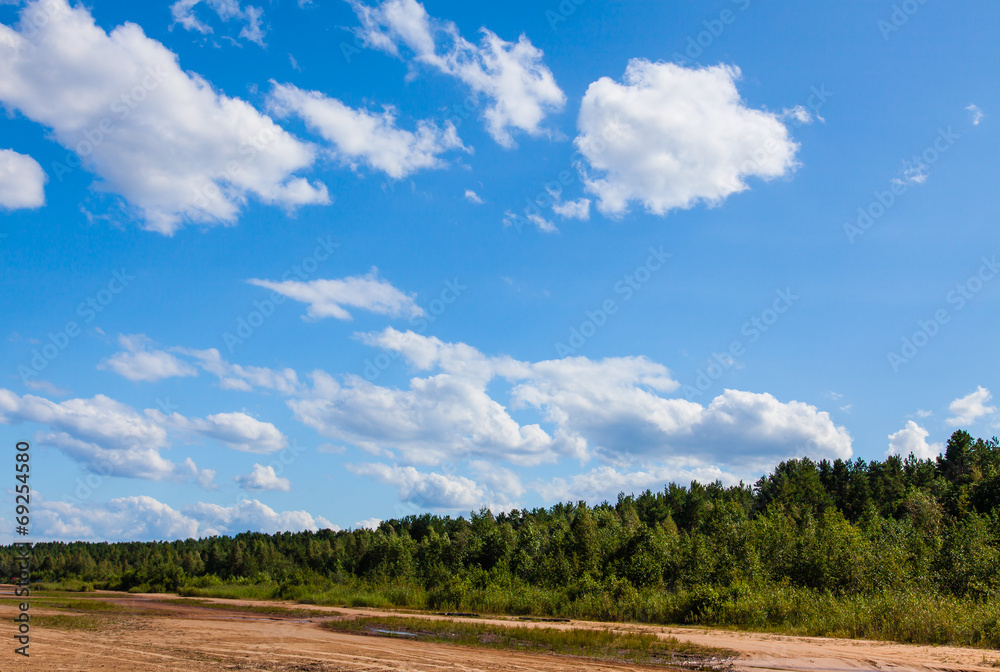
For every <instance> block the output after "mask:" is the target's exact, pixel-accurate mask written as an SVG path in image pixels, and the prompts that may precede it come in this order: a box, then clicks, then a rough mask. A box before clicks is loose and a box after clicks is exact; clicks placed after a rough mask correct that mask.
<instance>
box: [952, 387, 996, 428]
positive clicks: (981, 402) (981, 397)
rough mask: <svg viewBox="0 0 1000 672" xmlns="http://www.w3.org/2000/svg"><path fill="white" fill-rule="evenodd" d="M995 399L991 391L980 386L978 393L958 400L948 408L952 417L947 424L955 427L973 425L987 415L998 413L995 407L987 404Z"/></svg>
mask: <svg viewBox="0 0 1000 672" xmlns="http://www.w3.org/2000/svg"><path fill="white" fill-rule="evenodd" d="M992 398H993V395H991V394H990V391H989V390H987V389H986V388H985V387H983V386H981V385H980V386H978V387H977V388H976V391H975V392H973V393H972V394H968V395H966V396H964V397H961V398H959V399H956V400H955V401H953V402H951V404H950V405H949V406H948V410H949V411H950V412H951V417H950V418H948V419H947V420H945V422H946V423H947V424H949V425H951V426H953V427H960V426H962V425H971V424H973V423H974V422H976V420H978V419H979V418H981V417H983V416H985V415H991V414H993V413H996V412H997V409H996V407H995V406H987V405H986V403H987V402H988V401H989V400H990V399H992Z"/></svg>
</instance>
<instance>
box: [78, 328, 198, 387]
mask: <svg viewBox="0 0 1000 672" xmlns="http://www.w3.org/2000/svg"><path fill="white" fill-rule="evenodd" d="M118 342H119V343H120V344H121V346H122V347H124V348H125V350H124V351H123V352H119V353H116V354H114V355H112V356H111V357H109V358H108V359H106V360H104V361H103V362H101V363H100V364H99V365H98V367H97V368H99V369H109V370H111V371H114V372H115V373H117V374H118V375H120V376H123V377H125V378H128V379H129V380H136V381H138V380H142V381H155V380H162V379H163V378H174V377H179V376H196V375H198V370H197V369H195V368H194V367H193V366H191V365H190V364H187V363H186V362H183V361H181V360H180V359H178V358H177V357H175V356H174V355H172V354H170V353H169V352H166V351H164V350H155V349H153V350H151V349H149V345H150V340H149V339H148V338H147V337H146V336H145V335H143V334H133V335H131V336H126V335H125V334H122V335H120V336H119V337H118Z"/></svg>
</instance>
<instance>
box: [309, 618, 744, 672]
mask: <svg viewBox="0 0 1000 672" xmlns="http://www.w3.org/2000/svg"><path fill="white" fill-rule="evenodd" d="M323 627H324V628H327V629H330V630H334V631H337V632H347V633H353V634H364V635H371V636H376V637H406V638H411V639H416V640H419V641H427V642H438V643H447V644H459V645H463V646H477V647H486V648H492V649H511V650H515V651H523V652H529V653H555V654H560V655H570V656H582V657H586V658H596V659H599V660H608V661H616V662H632V663H644V664H654V665H678V664H683V665H685V666H686V667H687V666H692V665H694V666H702V665H705V666H707V665H710V664H712V665H714V664H718V663H720V662H722V661H724V660H727V659H730V658H733V657H735V655H736V654H735V653H734V652H733V651H727V650H725V649H714V648H708V647H702V646H698V645H695V644H690V643H687V642H680V641H678V640H677V639H674V638H672V637H669V638H660V637H657V636H655V635H652V634H647V633H638V632H627V631H624V632H623V631H616V630H614V629H612V628H602V629H568V628H567V629H562V628H553V627H534V626H527V625H512V626H503V625H496V624H491V623H481V622H475V621H463V622H454V621H444V620H431V619H423V618H395V617H394V618H357V619H345V620H337V621H327V622H325V623H323Z"/></svg>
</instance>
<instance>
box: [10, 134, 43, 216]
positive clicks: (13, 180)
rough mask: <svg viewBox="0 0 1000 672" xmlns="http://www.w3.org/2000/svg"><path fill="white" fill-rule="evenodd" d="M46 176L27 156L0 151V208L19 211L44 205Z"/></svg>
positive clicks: (12, 151)
mask: <svg viewBox="0 0 1000 672" xmlns="http://www.w3.org/2000/svg"><path fill="white" fill-rule="evenodd" d="M48 179H49V178H48V176H47V175H46V174H45V171H44V170H42V167H41V166H40V165H38V162H37V161H35V160H34V159H33V158H31V157H30V156H28V155H27V154H18V153H17V152H15V151H14V150H12V149H0V208H3V209H5V210H21V209H24V208H29V209H30V208H40V207H42V206H43V205H45V183H46V182H47V181H48Z"/></svg>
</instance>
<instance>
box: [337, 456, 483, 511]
mask: <svg viewBox="0 0 1000 672" xmlns="http://www.w3.org/2000/svg"><path fill="white" fill-rule="evenodd" d="M348 469H349V470H350V471H351V472H352V473H353V474H355V475H357V476H367V477H369V478H372V479H374V480H376V481H379V482H381V483H385V484H387V485H391V486H394V487H396V488H397V489H398V491H399V498H400V500H401V501H403V502H406V503H409V504H415V505H416V506H419V507H421V508H431V509H439V510H452V511H469V510H471V509H474V508H478V507H479V506H481V505H482V503H483V502H484V501H485V500H486V491H485V489H484V488H483V487H482V486H480V485H479V484H477V483H476V482H475V481H473V480H471V479H469V478H466V477H464V476H456V475H450V474H437V473H424V472H420V471H417V470H416V469H414V468H413V467H398V466H394V467H390V466H389V465H386V464H360V465H353V466H350V467H348Z"/></svg>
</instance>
